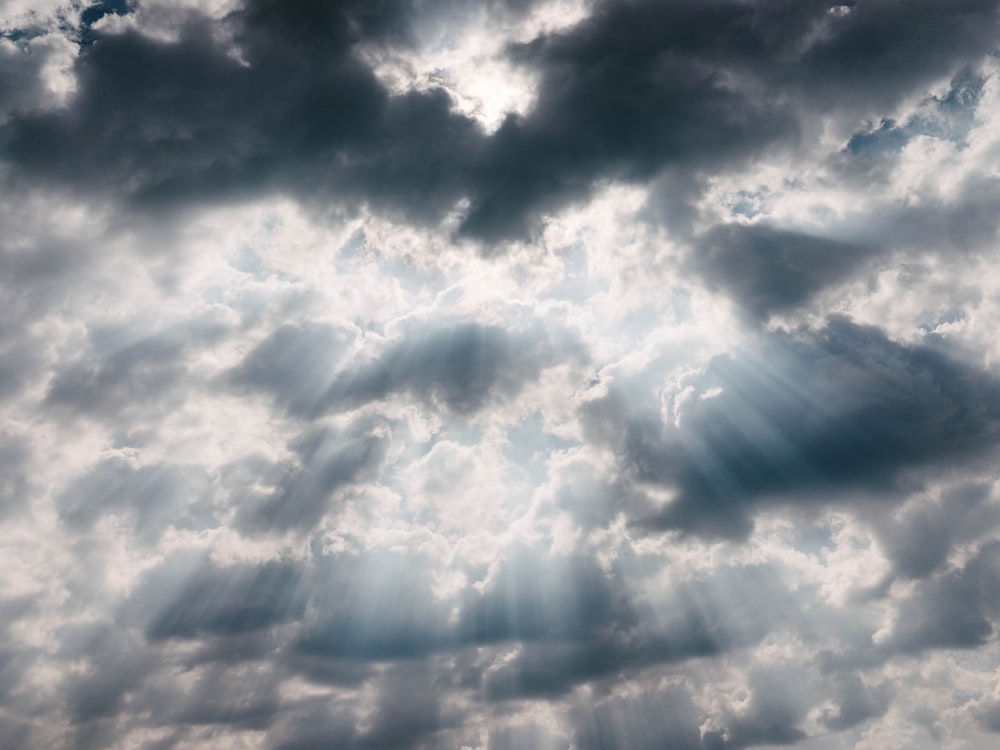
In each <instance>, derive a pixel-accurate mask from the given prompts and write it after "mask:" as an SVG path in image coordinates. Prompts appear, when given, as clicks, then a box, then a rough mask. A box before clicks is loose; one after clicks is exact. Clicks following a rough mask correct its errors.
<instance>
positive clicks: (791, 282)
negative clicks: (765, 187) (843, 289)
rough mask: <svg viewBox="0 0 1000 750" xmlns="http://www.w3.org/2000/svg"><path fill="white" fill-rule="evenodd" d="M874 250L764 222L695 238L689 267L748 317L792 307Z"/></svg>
mask: <svg viewBox="0 0 1000 750" xmlns="http://www.w3.org/2000/svg"><path fill="white" fill-rule="evenodd" d="M871 255H873V253H872V252H871V251H870V250H869V249H867V248H865V247H862V246H859V245H854V244H850V243H846V242H837V241H835V240H828V239H824V238H822V237H813V236H810V235H806V234H801V233H798V232H791V231H787V230H779V229H774V228H772V227H767V226H762V225H739V224H736V225H733V224H730V225H722V226H717V227H715V228H713V229H712V230H710V231H709V232H707V233H706V234H705V236H703V237H702V238H700V240H699V241H698V242H697V247H696V249H695V252H694V253H693V255H692V257H691V258H690V260H689V264H690V266H691V267H692V268H693V270H694V271H695V272H696V273H698V274H699V275H700V276H701V277H702V278H703V279H704V280H705V281H706V282H707V284H708V285H709V287H714V288H719V289H721V290H723V291H725V292H726V293H727V296H728V297H729V298H730V299H732V300H733V301H734V302H735V303H736V304H737V305H739V306H740V307H741V308H742V309H743V310H745V311H746V312H747V313H749V314H750V316H751V317H753V318H755V319H759V320H766V319H767V317H768V316H769V315H770V314H771V313H774V312H782V311H786V310H791V309H794V308H795V307H798V306H799V305H802V304H803V303H805V302H807V301H808V300H809V298H810V297H811V296H812V295H813V294H815V293H816V292H818V291H820V290H822V289H824V288H826V287H827V286H829V285H830V284H833V283H835V282H837V281H841V280H843V279H844V278H846V277H847V276H848V274H849V273H850V272H851V271H853V270H854V269H855V267H856V266H858V265H859V264H860V263H861V262H863V261H864V260H866V259H867V258H869V257H870V256H871Z"/></svg>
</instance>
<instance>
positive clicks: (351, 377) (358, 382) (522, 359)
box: [320, 323, 582, 414]
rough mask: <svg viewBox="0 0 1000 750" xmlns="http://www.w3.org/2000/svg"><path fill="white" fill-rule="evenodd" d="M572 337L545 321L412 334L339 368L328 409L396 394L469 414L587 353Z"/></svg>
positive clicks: (464, 326) (326, 401) (324, 403)
mask: <svg viewBox="0 0 1000 750" xmlns="http://www.w3.org/2000/svg"><path fill="white" fill-rule="evenodd" d="M581 356H582V354H581V351H580V347H579V345H578V344H576V343H575V342H574V341H573V340H572V339H569V337H568V335H566V334H562V340H559V339H558V338H556V337H555V336H553V335H552V334H551V333H549V332H548V331H546V330H545V328H544V327H542V326H537V325H536V326H534V327H532V328H529V329H527V330H524V331H508V330H507V329H505V328H501V327H499V326H483V325H479V324H476V323H465V324H460V325H456V326H454V327H440V328H439V329H438V330H431V331H430V332H428V333H423V334H419V333H418V334H411V335H410V336H407V337H406V338H404V339H403V340H402V341H401V342H400V343H398V344H396V345H394V346H392V347H390V348H389V349H388V350H387V351H386V352H385V353H383V354H382V355H380V356H378V357H376V358H375V359H374V360H372V361H371V362H367V363H362V364H358V365H355V366H352V367H349V368H348V369H346V370H345V371H344V372H342V373H341V374H339V375H338V376H337V378H336V379H335V380H334V382H333V384H332V385H331V386H330V388H329V390H328V391H327V393H326V394H325V396H324V397H323V400H322V402H321V406H320V408H321V409H329V410H342V409H344V408H351V407H355V406H359V405H362V404H365V403H368V402H370V401H376V400H380V399H384V398H387V397H389V396H392V395H394V394H396V393H408V394H411V395H413V396H415V397H417V398H419V399H421V400H423V401H425V402H427V403H431V404H436V405H440V406H444V407H446V408H448V409H449V410H451V411H453V412H456V413H459V414H468V413H471V412H474V411H477V410H478V409H480V408H482V407H483V406H485V405H487V404H488V403H489V402H491V401H494V400H498V399H504V398H510V397H512V396H515V395H517V393H518V392H519V391H520V390H521V388H522V387H523V386H524V385H525V384H526V383H529V382H531V381H532V380H535V379H536V378H537V377H538V376H539V374H540V373H541V371H542V370H543V369H544V368H546V367H548V366H551V365H554V364H557V363H559V362H560V361H561V360H566V359H570V358H580V357H581Z"/></svg>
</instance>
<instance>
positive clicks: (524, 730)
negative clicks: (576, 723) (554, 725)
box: [487, 724, 569, 750]
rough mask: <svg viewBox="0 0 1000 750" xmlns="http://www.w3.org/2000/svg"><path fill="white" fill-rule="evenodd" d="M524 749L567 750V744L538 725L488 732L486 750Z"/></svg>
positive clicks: (523, 725) (522, 725) (504, 728)
mask: <svg viewBox="0 0 1000 750" xmlns="http://www.w3.org/2000/svg"><path fill="white" fill-rule="evenodd" d="M525 747H530V748H533V750H569V743H568V741H567V740H566V739H565V738H563V737H557V736H555V735H553V734H552V732H550V731H549V730H548V729H546V728H545V727H544V726H540V725H538V724H521V725H517V726H511V727H502V728H496V729H491V730H490V736H489V742H488V743H487V748H488V750H521V748H525Z"/></svg>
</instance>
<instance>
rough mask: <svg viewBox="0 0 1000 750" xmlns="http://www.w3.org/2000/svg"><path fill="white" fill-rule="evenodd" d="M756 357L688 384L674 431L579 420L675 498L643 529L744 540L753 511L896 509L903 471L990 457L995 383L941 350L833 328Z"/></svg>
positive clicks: (995, 429)
mask: <svg viewBox="0 0 1000 750" xmlns="http://www.w3.org/2000/svg"><path fill="white" fill-rule="evenodd" d="M757 347H758V350H757V351H748V352H745V353H742V354H739V355H735V356H729V355H727V356H722V357H718V358H716V359H714V360H713V361H712V362H711V364H710V365H709V366H708V368H707V370H706V371H705V373H704V374H703V375H700V376H698V377H696V378H693V379H691V380H690V381H688V382H687V385H689V386H691V389H692V391H691V392H690V393H689V394H688V395H689V396H690V398H688V399H687V400H686V401H684V402H683V403H680V404H678V406H679V408H678V419H679V420H680V424H679V426H665V425H664V424H663V423H662V422H661V421H660V420H659V418H658V417H657V418H649V417H645V416H643V415H641V414H640V415H638V416H634V417H630V418H627V419H625V421H624V422H621V421H618V420H620V419H621V415H620V411H621V409H622V408H627V407H623V406H622V405H619V406H614V405H613V404H611V402H607V403H605V401H607V400H606V399H605V401H602V402H597V403H593V404H591V405H588V407H587V408H586V409H585V414H584V418H585V421H586V422H588V423H589V424H590V425H591V431H592V433H593V434H594V435H597V436H600V435H601V434H602V433H604V434H606V435H607V436H612V443H615V441H616V438H615V437H614V436H615V435H617V440H620V442H619V443H618V446H619V450H620V451H621V457H622V461H623V467H624V468H625V469H626V471H627V472H628V474H629V475H630V476H631V477H632V478H633V479H634V480H636V481H638V482H640V483H644V482H648V483H653V484H660V485H664V486H666V487H669V488H673V489H675V490H676V497H675V498H674V499H673V500H672V501H671V503H670V504H669V505H668V506H667V507H666V508H664V509H663V510H662V511H660V512H658V513H656V514H654V515H652V516H649V517H646V518H644V519H642V521H641V523H642V524H644V525H646V526H648V527H651V528H661V529H666V528H675V529H681V530H684V531H689V532H694V533H699V534H706V535H709V536H713V535H721V536H728V537H742V536H745V535H746V534H747V533H749V531H750V529H751V528H752V513H753V507H754V505H755V504H757V503H760V502H774V501H777V502H784V503H815V502H817V501H825V500H832V499H838V500H840V501H846V500H848V499H849V498H851V497H852V496H858V493H862V494H864V493H865V492H868V493H873V494H874V495H875V496H882V497H887V498H893V497H894V496H895V495H896V490H898V489H899V488H900V484H899V482H900V480H901V478H902V474H903V472H904V471H906V470H907V469H916V470H919V469H922V468H924V467H930V466H941V465H956V464H960V463H961V462H962V461H964V460H967V459H971V458H974V457H976V456H979V455H983V454H984V453H985V452H986V451H988V450H990V449H992V448H993V447H994V446H995V445H996V440H997V436H998V433H1000V412H998V410H997V403H1000V401H998V396H1000V383H998V382H997V381H996V380H995V379H994V378H993V377H992V376H990V375H989V374H988V373H986V372H985V371H981V370H979V369H976V368H974V367H971V366H968V365H965V364H963V363H961V362H959V361H956V360H953V359H951V358H949V356H948V355H947V354H945V353H943V352H942V351H940V350H938V349H935V348H931V347H929V346H920V345H904V344H898V343H896V342H893V341H891V340H889V339H888V338H886V337H885V335H884V334H883V333H882V332H881V331H880V330H879V329H877V328H872V327H864V326H859V325H855V324H853V323H851V322H849V321H847V320H846V319H842V318H831V319H830V320H829V321H828V322H827V325H826V327H825V328H823V329H821V330H818V331H806V332H802V333H799V334H791V333H773V334H766V335H763V336H762V338H761V339H760V341H759V343H758V344H757ZM609 404H610V405H609ZM609 409H610V411H609ZM602 425H603V426H602ZM858 501H861V499H860V496H858Z"/></svg>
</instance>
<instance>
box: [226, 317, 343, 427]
mask: <svg viewBox="0 0 1000 750" xmlns="http://www.w3.org/2000/svg"><path fill="white" fill-rule="evenodd" d="M352 338H353V335H352V333H351V332H349V331H345V330H338V329H337V328H334V327H333V326H329V325H323V324H318V323H302V324H299V325H283V326H281V327H280V328H278V329H277V330H275V331H274V332H273V333H271V334H270V335H269V336H268V337H267V338H266V339H264V340H263V341H262V342H261V343H259V344H258V345H257V346H256V347H254V349H253V350H252V351H251V352H250V353H249V354H248V355H247V356H246V358H245V359H244V360H243V362H241V363H240V365H239V366H238V367H237V368H236V369H235V370H234V371H233V372H232V373H231V375H230V381H231V382H232V384H234V385H236V386H237V387H240V386H245V387H249V388H253V389H256V390H261V391H264V392H266V393H270V394H272V395H273V396H274V398H275V401H276V402H277V404H278V405H279V406H281V407H283V408H285V409H287V410H289V411H290V412H292V413H295V414H305V413H309V412H310V411H312V409H313V407H314V406H315V405H316V402H317V401H319V399H320V397H321V396H322V395H323V393H324V392H325V391H326V390H327V388H329V386H330V383H331V382H332V381H333V378H334V375H335V373H336V371H337V369H338V365H339V364H340V357H341V355H342V354H343V353H344V351H345V349H346V347H347V345H348V344H349V343H350V341H351V339H352Z"/></svg>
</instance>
